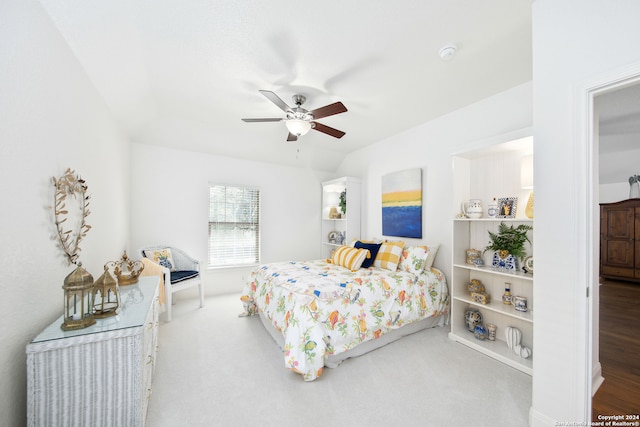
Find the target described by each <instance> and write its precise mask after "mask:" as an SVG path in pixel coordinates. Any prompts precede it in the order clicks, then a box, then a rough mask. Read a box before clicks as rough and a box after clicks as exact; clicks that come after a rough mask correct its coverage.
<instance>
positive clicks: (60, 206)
mask: <svg viewBox="0 0 640 427" xmlns="http://www.w3.org/2000/svg"><path fill="white" fill-rule="evenodd" d="M52 180H53V185H54V186H55V192H54V205H53V211H54V217H55V225H56V234H54V235H53V237H52V239H54V240H55V239H58V244H59V246H60V248H61V249H62V251H63V252H64V254H65V256H66V257H67V260H68V261H69V264H76V263H77V261H78V257H79V256H80V254H79V252H80V241H81V240H82V239H83V238H84V237H85V236H86V235H87V232H88V231H89V230H90V229H91V226H90V225H88V224H87V223H86V218H87V216H89V214H90V213H91V211H89V196H88V195H87V184H86V183H85V181H84V180H83V179H82V178H80V176H79V175H75V172H74V171H72V170H71V169H67V170H66V171H65V173H64V175H62V176H61V177H60V178H58V179H56V177H53V178H52ZM69 196H71V197H69ZM67 203H70V204H73V205H74V206H73V207H72V208H71V209H69V208H67ZM65 227H67V228H65Z"/></svg>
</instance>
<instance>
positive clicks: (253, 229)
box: [209, 184, 260, 267]
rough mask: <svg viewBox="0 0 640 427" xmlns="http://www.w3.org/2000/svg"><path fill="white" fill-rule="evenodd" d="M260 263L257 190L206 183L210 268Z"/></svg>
mask: <svg viewBox="0 0 640 427" xmlns="http://www.w3.org/2000/svg"><path fill="white" fill-rule="evenodd" d="M259 262H260V190H259V189H258V188H255V187H244V186H233V185H214V184H210V185H209V267H231V266H240V265H247V264H257V263H259Z"/></svg>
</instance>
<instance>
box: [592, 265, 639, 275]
mask: <svg viewBox="0 0 640 427" xmlns="http://www.w3.org/2000/svg"><path fill="white" fill-rule="evenodd" d="M600 274H602V275H603V276H617V277H630V278H633V277H640V276H638V273H637V272H636V271H635V270H634V269H633V268H620V267H606V266H603V267H602V271H600Z"/></svg>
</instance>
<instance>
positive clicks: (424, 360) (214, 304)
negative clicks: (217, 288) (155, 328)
mask: <svg viewBox="0 0 640 427" xmlns="http://www.w3.org/2000/svg"><path fill="white" fill-rule="evenodd" d="M241 311H242V307H241V303H240V300H239V295H224V296H216V297H210V298H207V299H206V301H205V307H204V308H202V309H199V308H198V304H197V299H184V300H178V301H177V304H176V305H174V307H173V321H172V322H170V323H161V324H160V330H159V338H158V340H159V346H158V355H157V364H156V370H155V376H154V381H153V393H152V395H151V399H150V402H149V409H148V414H147V426H148V427H164V426H167V427H169V426H170V427H174V426H179V425H189V426H278V427H286V426H303V425H304V426H310V427H313V426H333V427H336V426H350V427H351V426H370V425H381V426H384V425H401V426H435V427H438V426H453V425H464V426H468V425H473V426H491V427H497V426H509V427H514V426H526V425H528V418H529V408H530V406H531V383H532V381H531V377H530V376H528V375H526V374H524V373H522V372H520V371H517V370H515V369H513V368H511V367H509V366H507V365H504V364H502V363H500V362H498V361H496V360H493V359H491V358H489V357H487V356H485V355H483V354H481V353H479V352H476V351H474V350H472V349H470V348H468V347H465V346H463V345H461V344H459V343H456V342H453V341H451V340H449V338H448V337H447V333H448V332H449V327H448V326H445V327H440V328H434V329H428V330H424V331H421V332H418V333H415V334H413V335H409V336H407V337H404V338H402V339H401V340H399V341H396V342H394V343H391V344H389V345H387V346H385V347H383V348H380V349H378V350H375V351H372V352H370V353H367V354H365V355H363V356H360V357H358V358H354V359H348V360H346V361H345V362H343V363H342V364H341V365H340V366H339V367H338V368H336V369H325V370H324V373H323V374H322V376H321V377H320V378H319V379H317V380H316V381H313V382H305V381H303V380H302V377H301V376H300V375H297V374H294V373H292V372H290V371H289V370H287V369H286V368H285V366H284V359H283V356H282V352H281V351H280V349H279V348H278V346H277V345H276V343H275V342H274V341H273V339H272V338H271V337H270V336H269V334H268V333H267V331H266V330H265V329H264V327H263V325H262V323H261V322H260V319H259V318H257V317H255V316H254V317H238V314H239V313H240V312H241Z"/></svg>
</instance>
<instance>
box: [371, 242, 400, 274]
mask: <svg viewBox="0 0 640 427" xmlns="http://www.w3.org/2000/svg"><path fill="white" fill-rule="evenodd" d="M403 248H404V242H400V241H398V242H383V243H382V245H381V246H380V250H379V251H378V255H376V260H375V261H374V262H373V266H374V267H378V268H384V269H385V270H390V271H396V270H397V269H398V263H399V262H400V257H401V256H402V249H403Z"/></svg>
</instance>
